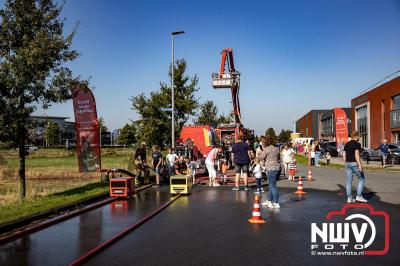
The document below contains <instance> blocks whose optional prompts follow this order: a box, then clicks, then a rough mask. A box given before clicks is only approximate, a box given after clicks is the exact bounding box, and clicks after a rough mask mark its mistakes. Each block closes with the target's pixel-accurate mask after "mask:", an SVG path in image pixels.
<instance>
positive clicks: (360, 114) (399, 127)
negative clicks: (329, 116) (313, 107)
mask: <svg viewBox="0 0 400 266" xmlns="http://www.w3.org/2000/svg"><path fill="white" fill-rule="evenodd" d="M351 107H352V111H351V114H352V129H353V130H357V131H359V132H360V133H361V140H360V141H361V144H362V146H363V147H365V148H376V147H378V146H379V144H380V143H381V142H382V141H383V140H384V139H387V141H388V142H389V143H397V142H400V72H396V73H394V74H393V75H391V76H390V77H388V78H386V79H385V80H384V81H382V82H379V83H377V84H376V85H375V86H373V87H372V88H371V89H369V90H367V91H366V92H363V93H362V94H361V95H359V96H357V97H356V98H354V99H352V100H351Z"/></svg>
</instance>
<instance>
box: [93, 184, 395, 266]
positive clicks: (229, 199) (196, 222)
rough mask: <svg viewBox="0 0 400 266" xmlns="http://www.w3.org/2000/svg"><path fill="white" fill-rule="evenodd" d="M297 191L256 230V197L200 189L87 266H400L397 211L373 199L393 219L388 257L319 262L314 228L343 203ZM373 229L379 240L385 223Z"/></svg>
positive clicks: (288, 192) (325, 194)
mask: <svg viewBox="0 0 400 266" xmlns="http://www.w3.org/2000/svg"><path fill="white" fill-rule="evenodd" d="M293 191H294V188H293V187H292V188H281V189H280V193H281V200H280V201H281V209H279V210H270V209H267V208H265V207H263V208H262V214H263V216H264V218H265V219H266V223H265V224H250V223H248V221H247V220H248V219H249V218H250V215H251V210H252V204H253V198H254V193H253V192H245V191H238V192H234V191H231V190H230V187H218V188H210V187H197V188H196V189H195V190H194V191H193V194H192V195H191V196H189V197H181V198H180V199H178V200H177V201H176V202H175V203H173V204H172V205H171V206H170V207H168V208H167V209H165V210H164V211H163V212H161V213H160V214H158V215H157V216H156V217H154V218H153V219H152V220H150V221H149V222H147V223H146V224H144V225H143V226H141V227H140V228H139V229H138V230H136V231H134V232H132V233H131V234H129V235H128V236H126V237H125V238H123V239H122V240H120V241H118V242H117V243H115V244H114V245H112V246H111V247H110V248H108V249H107V250H105V251H103V252H102V253H100V254H99V255H97V256H95V257H94V258H93V259H91V260H90V261H88V262H87V265H133V264H134V265H257V264H258V265H398V262H399V261H400V253H399V248H398V244H397V243H399V241H400V230H399V228H398V226H397V225H398V224H399V222H400V220H399V219H400V209H399V206H398V205H393V204H388V203H384V202H381V201H380V200H379V198H378V197H373V198H371V202H370V204H371V205H372V206H373V207H374V208H375V209H377V210H385V211H386V212H388V214H389V215H390V218H391V221H390V223H391V225H392V226H391V229H392V230H391V234H390V237H391V241H390V242H391V244H392V248H391V250H390V251H389V253H388V254H386V255H385V256H373V257H371V256H368V257H367V256H317V255H311V253H310V252H311V249H310V245H311V242H310V241H311V240H310V235H311V223H313V222H324V221H326V220H325V216H326V215H327V213H328V212H330V211H333V210H340V209H341V208H342V207H343V198H342V196H341V195H338V193H337V192H331V191H320V190H312V189H308V193H307V194H306V195H305V196H303V197H298V196H297V195H296V194H294V193H293ZM265 195H266V193H264V198H265V197H266V196H265ZM361 213H363V211H361ZM375 225H376V228H378V229H377V231H378V235H379V232H381V231H380V228H383V226H384V221H383V219H382V220H378V221H376V223H375ZM381 233H382V232H381ZM382 236H383V233H382V234H380V236H378V237H377V238H376V239H377V241H378V242H379V241H383V238H382ZM378 246H379V245H378ZM377 248H379V247H377Z"/></svg>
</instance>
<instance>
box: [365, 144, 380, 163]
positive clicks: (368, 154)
mask: <svg viewBox="0 0 400 266" xmlns="http://www.w3.org/2000/svg"><path fill="white" fill-rule="evenodd" d="M361 159H362V160H364V161H382V156H381V152H380V151H379V147H378V148H375V149H364V151H363V152H362V153H361Z"/></svg>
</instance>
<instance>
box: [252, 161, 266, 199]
mask: <svg viewBox="0 0 400 266" xmlns="http://www.w3.org/2000/svg"><path fill="white" fill-rule="evenodd" d="M252 170H253V171H252V172H253V174H254V176H255V178H256V182H257V191H256V192H254V193H256V194H260V193H261V192H264V189H263V187H262V185H261V181H262V179H261V177H262V168H261V165H260V158H257V157H256V158H255V160H254V164H253V167H252Z"/></svg>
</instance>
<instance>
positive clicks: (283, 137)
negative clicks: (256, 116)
mask: <svg viewBox="0 0 400 266" xmlns="http://www.w3.org/2000/svg"><path fill="white" fill-rule="evenodd" d="M290 134H292V131H290V130H283V129H282V131H281V133H279V136H278V140H279V142H281V143H286V142H288V141H290V139H291V138H290Z"/></svg>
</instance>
